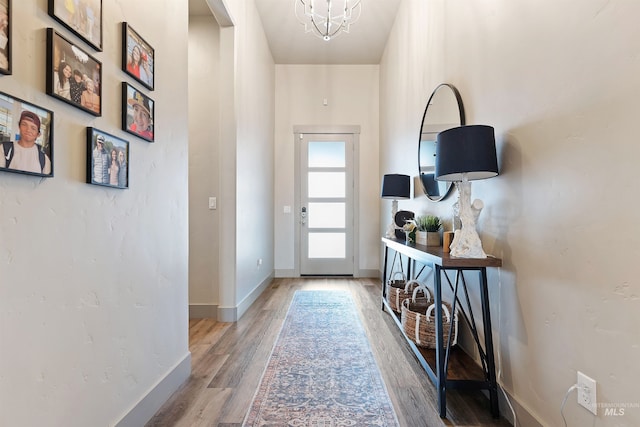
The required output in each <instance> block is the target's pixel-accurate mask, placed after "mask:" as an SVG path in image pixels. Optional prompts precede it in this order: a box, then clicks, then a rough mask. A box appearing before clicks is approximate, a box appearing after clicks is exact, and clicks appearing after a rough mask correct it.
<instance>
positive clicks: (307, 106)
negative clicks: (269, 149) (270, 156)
mask: <svg viewBox="0 0 640 427" xmlns="http://www.w3.org/2000/svg"><path fill="white" fill-rule="evenodd" d="M307 36H310V35H308V34H307ZM378 87H379V67H378V66H377V65H284V64H279V65H276V116H275V117H276V118H275V141H276V153H277V156H276V166H275V182H276V190H275V234H276V236H277V238H276V241H275V269H276V275H277V276H278V277H291V276H293V275H294V274H295V267H296V258H295V254H296V247H295V243H296V242H295V239H294V236H295V228H294V227H296V225H297V224H298V220H299V217H298V213H297V212H296V210H295V193H294V190H295V173H294V166H295V156H294V153H295V150H294V148H295V145H294V144H295V142H294V138H293V126H294V125H322V126H332V125H336V126H337V125H359V126H361V130H360V132H361V133H360V158H359V159H358V162H359V171H360V176H359V183H360V186H359V188H358V193H359V197H360V198H359V201H358V203H359V204H360V215H359V217H358V218H356V227H358V228H359V233H360V234H359V241H358V242H356V245H358V246H359V251H360V253H359V260H358V262H359V265H360V270H361V271H362V272H364V275H371V272H377V271H378V253H379V248H380V242H379V238H378V234H377V230H376V226H377V223H378V210H377V206H378V200H379V192H380V188H379V186H380V182H379V180H378V168H377V165H378V143H379V141H378V107H379V104H378ZM324 99H327V104H328V105H327V106H324V105H323V101H324ZM284 206H290V207H291V208H292V212H291V213H283V212H284V209H283V207H284Z"/></svg>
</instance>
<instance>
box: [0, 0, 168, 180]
mask: <svg viewBox="0 0 640 427" xmlns="http://www.w3.org/2000/svg"><path fill="white" fill-rule="evenodd" d="M19 4H20V5H22V4H23V3H19ZM15 7H16V6H15V0H13V1H12V0H0V74H4V75H8V76H10V75H12V74H13V73H15V72H16V67H15V65H14V64H13V61H12V60H13V55H12V54H13V50H14V49H15V47H14V43H15V41H14V40H13V38H12V27H13V12H14V10H13V8H15ZM47 14H48V15H49V16H50V17H51V18H52V20H51V22H50V23H51V24H52V26H50V27H47V28H46V29H44V30H45V32H46V58H45V69H46V72H45V76H46V77H45V82H44V86H45V93H46V94H47V95H49V96H50V97H51V98H53V99H55V100H56V101H58V102H61V103H65V104H67V105H70V106H72V107H74V108H76V109H78V110H80V111H82V112H84V113H87V114H89V115H91V116H94V117H102V115H103V109H104V108H105V104H104V99H105V96H104V91H105V85H104V78H103V64H102V61H101V60H100V59H99V57H98V56H99V55H100V54H101V53H102V52H103V51H104V50H105V45H104V37H103V28H104V25H105V24H104V22H103V16H104V13H103V0H82V1H76V0H48V2H47ZM112 24H113V25H119V26H120V27H121V31H120V35H121V44H120V46H119V48H120V54H119V56H120V58H121V64H122V65H121V68H122V78H123V81H122V82H121V91H120V94H119V95H120V99H121V101H120V102H119V103H117V104H116V105H117V106H119V108H120V117H121V120H120V123H118V124H116V123H107V124H106V127H105V126H104V124H103V125H101V128H100V129H98V128H95V127H93V126H87V128H86V132H87V156H86V171H87V176H86V182H87V183H88V184H94V185H101V186H108V187H113V188H119V189H124V188H129V187H130V185H129V168H130V151H131V150H130V147H129V141H128V140H127V139H124V138H121V137H119V136H117V135H114V134H113V133H109V132H110V131H112V130H121V131H122V132H124V133H126V134H128V135H131V136H135V137H136V138H134V139H141V140H143V141H145V142H154V141H155V131H154V122H155V101H154V100H153V99H152V98H151V97H150V96H149V94H148V92H149V91H153V90H154V89H155V66H156V54H155V49H154V48H153V46H152V45H151V44H150V43H149V42H148V41H147V40H146V38H144V37H143V36H142V35H141V34H140V33H139V32H138V31H136V30H135V29H134V28H133V27H132V26H131V24H130V23H129V22H126V21H123V22H120V23H112ZM110 59H111V61H110V62H115V61H113V58H110ZM107 87H108V86H107ZM107 98H111V99H113V98H114V97H113V96H111V97H107ZM53 118H54V112H53V111H52V110H51V109H48V108H46V107H45V106H42V105H39V104H36V103H33V102H30V100H28V99H26V100H25V99H22V98H19V97H17V96H15V95H13V94H12V93H10V92H9V91H7V92H2V91H1V90H0V144H1V145H2V150H3V157H2V159H0V172H9V173H19V174H23V175H34V176H39V177H44V178H52V177H53V176H54V174H53V170H54V152H53V147H54V142H55V141H54V136H53V133H54V132H53V129H54V119H53ZM57 120H65V115H64V114H61V115H58V116H57ZM103 128H104V129H103ZM105 138H107V140H105ZM97 140H102V142H104V143H103V144H99V143H98V142H97ZM98 147H101V149H102V150H105V151H106V150H107V149H109V150H112V152H109V153H108V155H109V156H111V155H112V154H115V159H114V164H113V165H109V167H105V168H104V170H105V171H106V172H109V174H111V172H113V173H114V175H115V174H116V173H117V174H118V175H119V177H120V179H119V180H118V179H117V177H115V176H114V177H111V176H107V177H106V178H104V179H96V176H97V175H96V174H97V173H96V170H98V169H99V171H100V172H101V171H102V166H101V165H98V166H96V159H97V158H98V157H97V155H96V157H92V156H91V153H94V154H95V153H97V149H98ZM101 154H103V153H101ZM109 160H111V159H109ZM133 167H135V165H134V166H133ZM120 170H125V171H126V179H124V180H123V173H124V172H119V171H120ZM125 182H126V184H125Z"/></svg>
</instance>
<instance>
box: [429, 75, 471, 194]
mask: <svg viewBox="0 0 640 427" xmlns="http://www.w3.org/2000/svg"><path fill="white" fill-rule="evenodd" d="M464 124H465V122H464V108H463V106H462V98H460V93H459V92H458V90H457V89H456V88H455V87H453V86H452V85H450V84H448V83H442V84H441V85H439V86H438V87H437V88H435V90H434V91H433V93H432V94H431V97H430V98H429V102H427V106H426V107H425V109H424V115H423V116H422V126H421V127H420V141H419V143H418V170H419V172H420V182H421V183H422V189H423V190H424V193H425V194H426V195H427V197H428V198H429V200H432V201H434V202H438V201H440V200H442V199H444V198H445V197H447V195H448V194H449V192H450V191H451V185H452V183H451V182H445V181H436V179H435V169H436V136H437V135H438V133H440V132H442V131H444V130H447V129H451V128H453V127H458V126H464Z"/></svg>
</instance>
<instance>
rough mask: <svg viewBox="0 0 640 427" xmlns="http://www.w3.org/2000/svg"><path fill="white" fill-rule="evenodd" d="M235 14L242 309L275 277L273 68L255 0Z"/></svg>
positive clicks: (239, 301) (239, 302)
mask: <svg viewBox="0 0 640 427" xmlns="http://www.w3.org/2000/svg"><path fill="white" fill-rule="evenodd" d="M232 15H233V16H234V18H236V19H237V25H236V42H237V45H236V49H237V50H236V55H237V56H236V66H237V69H236V81H235V90H236V93H235V102H236V110H235V111H236V114H237V151H236V155H237V159H236V161H237V171H236V177H237V181H236V194H237V204H236V206H237V210H236V223H235V227H236V253H237V259H236V264H235V266H236V286H237V289H236V297H235V301H234V302H235V303H236V305H240V306H241V309H240V311H241V312H242V310H243V309H246V308H247V307H248V305H249V304H250V302H252V301H253V300H254V299H255V298H256V297H257V296H258V295H257V294H258V293H259V292H256V290H257V286H260V285H262V287H264V286H265V285H266V284H268V282H269V281H270V278H271V277H273V269H274V258H273V247H274V237H273V236H274V225H273V222H274V218H273V200H274V179H273V176H274V175H273V174H274V117H275V116H274V115H275V112H274V108H275V107H274V96H275V95H274V92H275V71H274V63H273V58H272V57H271V51H270V50H269V46H268V44H267V40H266V37H265V35H264V31H263V30H262V23H261V21H260V17H259V16H258V12H257V9H256V7H255V4H254V2H253V0H251V1H245V2H237V3H236V4H234V5H233V9H232ZM258 260H262V264H261V265H258ZM225 285H226V284H224V283H223V286H225Z"/></svg>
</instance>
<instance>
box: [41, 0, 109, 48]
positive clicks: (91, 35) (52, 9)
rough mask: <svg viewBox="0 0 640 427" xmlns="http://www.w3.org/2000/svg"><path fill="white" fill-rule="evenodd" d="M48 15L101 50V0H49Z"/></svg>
mask: <svg viewBox="0 0 640 427" xmlns="http://www.w3.org/2000/svg"><path fill="white" fill-rule="evenodd" d="M48 13H49V16H51V17H52V18H54V19H55V20H56V21H58V22H59V23H61V24H62V25H64V26H65V28H67V29H68V30H69V31H71V32H72V33H73V34H75V35H76V36H78V37H79V38H80V39H82V41H84V42H85V43H87V44H88V45H89V46H91V47H92V48H94V49H95V50H97V51H100V52H101V51H102V0H82V1H79V0H49V7H48Z"/></svg>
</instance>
